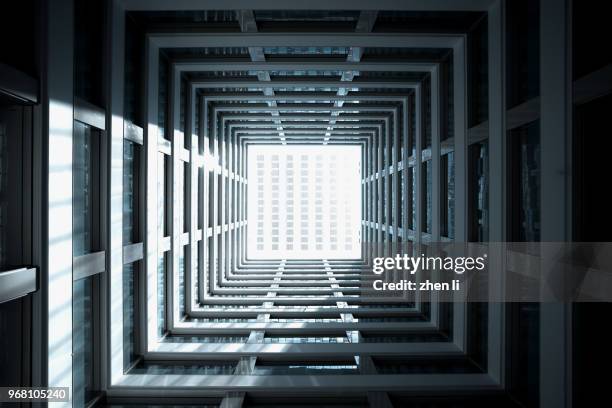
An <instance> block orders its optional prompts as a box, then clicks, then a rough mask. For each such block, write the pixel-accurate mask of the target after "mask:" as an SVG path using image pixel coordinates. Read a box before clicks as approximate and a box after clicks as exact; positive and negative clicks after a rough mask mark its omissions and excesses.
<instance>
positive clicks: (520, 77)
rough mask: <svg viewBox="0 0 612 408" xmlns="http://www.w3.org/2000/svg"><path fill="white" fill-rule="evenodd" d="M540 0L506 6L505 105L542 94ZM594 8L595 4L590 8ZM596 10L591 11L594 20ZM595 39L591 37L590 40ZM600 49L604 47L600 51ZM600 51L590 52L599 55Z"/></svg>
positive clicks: (509, 105)
mask: <svg viewBox="0 0 612 408" xmlns="http://www.w3.org/2000/svg"><path fill="white" fill-rule="evenodd" d="M539 7H540V2H539V1H531V0H515V1H511V2H508V4H507V6H506V82H507V86H506V104H507V108H508V109H509V108H513V107H515V106H517V105H520V104H521V103H523V102H526V101H527V100H529V99H531V98H534V97H536V96H538V95H539V94H540V8H539ZM590 9H591V10H592V7H591V8H590ZM592 18H593V13H589V20H592ZM591 41H592V39H591V37H589V43H590V42H591ZM600 51H601V50H600ZM600 53H601V52H596V53H594V52H590V51H589V52H588V54H589V55H590V54H600Z"/></svg>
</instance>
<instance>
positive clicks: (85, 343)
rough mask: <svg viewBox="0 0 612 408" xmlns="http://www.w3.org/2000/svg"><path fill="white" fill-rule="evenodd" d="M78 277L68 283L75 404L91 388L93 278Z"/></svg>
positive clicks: (83, 399)
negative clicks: (70, 283) (70, 287)
mask: <svg viewBox="0 0 612 408" xmlns="http://www.w3.org/2000/svg"><path fill="white" fill-rule="evenodd" d="M94 279H97V277H95V276H93V277H91V276H90V277H88V278H84V279H80V280H78V281H76V282H74V283H73V285H72V327H73V329H72V353H73V354H72V383H73V400H74V405H75V406H80V407H82V406H85V404H86V403H87V402H88V401H89V400H90V399H91V398H92V396H93V395H92V391H93V387H94V385H93V373H94V366H93V341H94V330H93V329H94V325H93V322H94V316H93V280H94Z"/></svg>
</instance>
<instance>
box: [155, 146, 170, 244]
mask: <svg viewBox="0 0 612 408" xmlns="http://www.w3.org/2000/svg"><path fill="white" fill-rule="evenodd" d="M167 160H168V159H167V158H166V155H165V154H163V153H159V156H158V158H157V228H158V231H159V238H162V237H165V236H166V234H167V222H166V189H167V187H166V181H167V178H168V165H167V162H166V161H167Z"/></svg>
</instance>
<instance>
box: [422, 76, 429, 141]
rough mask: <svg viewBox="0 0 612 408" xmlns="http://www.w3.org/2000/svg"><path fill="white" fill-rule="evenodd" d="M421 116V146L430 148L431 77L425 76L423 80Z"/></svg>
mask: <svg viewBox="0 0 612 408" xmlns="http://www.w3.org/2000/svg"><path fill="white" fill-rule="evenodd" d="M421 89H422V91H421V92H422V100H423V105H422V107H421V109H422V110H421V117H422V124H423V132H422V133H421V148H422V149H423V150H425V149H431V78H430V77H427V79H426V80H425V81H423V87H422V88H421Z"/></svg>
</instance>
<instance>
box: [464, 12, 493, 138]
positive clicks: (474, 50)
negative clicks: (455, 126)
mask: <svg viewBox="0 0 612 408" xmlns="http://www.w3.org/2000/svg"><path fill="white" fill-rule="evenodd" d="M487 26H488V25H487V19H486V18H483V19H481V20H480V21H479V22H478V23H476V24H475V25H474V27H473V28H472V30H471V31H470V32H469V33H468V37H467V41H468V47H467V50H468V56H467V58H468V64H467V71H468V72H467V75H468V87H467V92H468V105H469V109H468V115H469V117H468V126H469V127H472V126H476V125H478V124H480V123H482V122H484V121H486V120H487V119H488V117H489V103H488V102H489V68H488V61H489V60H488V42H487Z"/></svg>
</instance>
